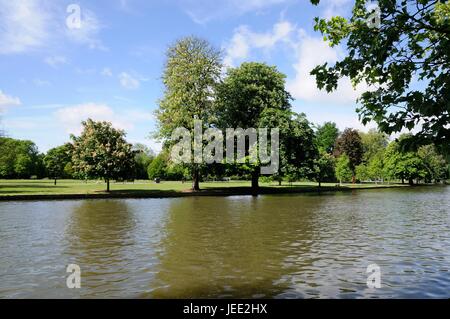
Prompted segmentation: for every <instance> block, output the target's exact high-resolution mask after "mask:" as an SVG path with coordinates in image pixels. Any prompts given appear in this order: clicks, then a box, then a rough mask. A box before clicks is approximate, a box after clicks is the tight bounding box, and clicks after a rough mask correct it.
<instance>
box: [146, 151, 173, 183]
mask: <svg viewBox="0 0 450 319" xmlns="http://www.w3.org/2000/svg"><path fill="white" fill-rule="evenodd" d="M167 158H168V157H167V154H166V153H164V152H161V153H160V154H158V156H156V157H155V158H154V159H153V161H152V162H151V163H150V165H149V166H148V170H147V174H148V178H149V179H151V180H153V179H155V178H160V179H166V178H167Z"/></svg>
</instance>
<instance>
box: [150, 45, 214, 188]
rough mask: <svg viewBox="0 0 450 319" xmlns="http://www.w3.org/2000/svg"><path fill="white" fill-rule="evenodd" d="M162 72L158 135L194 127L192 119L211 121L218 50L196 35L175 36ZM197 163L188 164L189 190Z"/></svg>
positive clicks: (196, 177) (195, 180)
mask: <svg viewBox="0 0 450 319" xmlns="http://www.w3.org/2000/svg"><path fill="white" fill-rule="evenodd" d="M166 59H167V60H166V64H165V68H164V73H163V83H164V86H165V90H164V97H163V98H162V99H161V100H160V101H159V108H158V110H157V111H156V116H157V119H158V125H159V131H158V136H159V137H161V138H163V139H169V138H170V137H171V135H172V132H173V131H174V130H175V129H176V128H179V127H184V128H186V129H189V130H193V128H194V120H201V121H202V122H203V124H204V126H205V127H207V126H208V125H209V124H210V123H211V122H212V115H213V112H212V109H213V103H214V100H215V91H216V90H215V89H216V86H217V84H218V83H219V79H220V75H221V70H222V57H221V53H220V51H218V50H217V49H215V48H214V47H213V46H212V45H211V44H209V42H207V41H206V40H202V39H200V38H196V37H186V38H182V39H180V40H178V41H177V42H176V43H175V44H174V45H172V46H170V47H169V49H168V51H167V58H166ZM199 171H200V168H199V165H198V164H193V165H192V175H193V185H192V189H193V190H199V189H200V186H199V179H200V176H199Z"/></svg>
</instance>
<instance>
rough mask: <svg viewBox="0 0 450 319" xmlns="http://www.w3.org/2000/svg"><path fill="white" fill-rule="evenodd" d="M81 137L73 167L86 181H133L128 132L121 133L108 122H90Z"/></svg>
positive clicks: (75, 146) (76, 141) (76, 142)
mask: <svg viewBox="0 0 450 319" xmlns="http://www.w3.org/2000/svg"><path fill="white" fill-rule="evenodd" d="M82 124H83V128H84V129H83V132H82V133H81V135H80V136H79V137H76V136H73V135H72V136H71V138H72V141H73V150H72V165H73V166H72V167H73V170H74V172H75V173H76V174H77V175H78V176H80V177H83V178H103V179H104V180H105V181H106V182H107V184H108V189H107V190H108V191H109V181H110V179H122V178H129V177H131V176H130V174H131V173H132V172H133V170H134V156H135V154H134V152H133V151H132V146H131V144H128V143H127V142H126V140H125V132H123V131H122V130H117V129H115V128H113V127H112V125H111V123H108V122H94V121H93V120H91V119H88V120H87V121H85V122H82Z"/></svg>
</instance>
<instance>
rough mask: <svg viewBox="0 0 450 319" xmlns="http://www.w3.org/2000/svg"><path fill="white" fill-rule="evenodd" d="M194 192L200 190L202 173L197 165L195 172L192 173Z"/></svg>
mask: <svg viewBox="0 0 450 319" xmlns="http://www.w3.org/2000/svg"><path fill="white" fill-rule="evenodd" d="M192 190H193V191H194V192H197V191H199V190H200V172H199V169H198V166H197V165H194V171H193V173H192Z"/></svg>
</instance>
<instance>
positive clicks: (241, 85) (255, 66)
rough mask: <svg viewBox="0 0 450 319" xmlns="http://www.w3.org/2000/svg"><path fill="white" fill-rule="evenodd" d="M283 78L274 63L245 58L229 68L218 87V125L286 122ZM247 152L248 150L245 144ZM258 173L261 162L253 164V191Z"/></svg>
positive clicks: (287, 96)
mask: <svg viewBox="0 0 450 319" xmlns="http://www.w3.org/2000/svg"><path fill="white" fill-rule="evenodd" d="M285 78H286V76H285V75H284V74H282V73H281V72H279V71H278V70H277V69H276V67H274V66H268V65H267V64H264V63H256V62H247V63H242V64H241V66H240V67H238V68H230V69H228V72H227V76H226V78H225V79H224V80H223V82H222V84H221V85H220V86H219V88H218V98H217V107H216V116H217V123H218V124H217V125H218V126H219V127H221V128H242V129H244V130H245V129H248V128H256V129H257V128H259V127H267V128H276V127H279V126H289V123H286V121H290V119H291V118H292V117H291V115H292V114H291V105H290V101H291V96H290V94H289V93H288V92H287V91H286V89H285ZM299 129H300V128H299ZM299 134H300V133H299ZM280 138H281V139H283V138H282V137H280ZM246 153H249V149H248V145H247V150H246ZM259 175H260V166H259V165H253V167H252V171H251V176H252V189H253V190H254V191H256V190H257V189H258V187H259V184H258V180H259Z"/></svg>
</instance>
